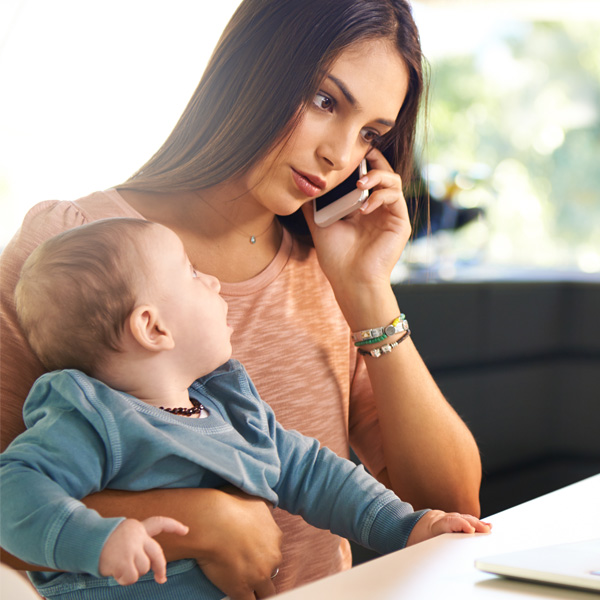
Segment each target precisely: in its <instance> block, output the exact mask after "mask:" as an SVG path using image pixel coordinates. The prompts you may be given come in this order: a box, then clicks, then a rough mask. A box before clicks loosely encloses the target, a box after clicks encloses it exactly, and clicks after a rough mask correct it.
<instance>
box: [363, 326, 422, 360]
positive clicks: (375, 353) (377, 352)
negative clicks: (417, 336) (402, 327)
mask: <svg viewBox="0 0 600 600" xmlns="http://www.w3.org/2000/svg"><path fill="white" fill-rule="evenodd" d="M409 335H410V329H407V330H406V331H405V333H404V335H403V336H402V337H399V338H398V339H397V340H396V341H395V342H392V343H391V344H385V345H384V346H380V347H379V348H374V349H373V350H361V349H360V348H359V350H358V353H359V354H362V355H363V356H366V355H368V356H372V357H373V358H379V357H380V356H381V355H382V354H389V353H390V352H391V351H392V350H393V349H394V348H396V347H397V346H399V345H400V344H401V343H402V342H403V341H404V340H405V339H406V338H407V337H408V336H409Z"/></svg>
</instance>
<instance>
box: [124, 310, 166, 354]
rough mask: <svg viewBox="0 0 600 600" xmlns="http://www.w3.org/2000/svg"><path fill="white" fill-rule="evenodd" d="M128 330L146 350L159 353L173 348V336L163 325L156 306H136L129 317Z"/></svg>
mask: <svg viewBox="0 0 600 600" xmlns="http://www.w3.org/2000/svg"><path fill="white" fill-rule="evenodd" d="M129 328H130V330H131V334H132V335H133V337H134V339H135V340H136V341H137V342H138V344H140V346H142V347H143V348H145V349H146V350H149V351H151V352H160V351H162V350H172V349H173V348H174V347H175V340H174V339H173V335H172V334H171V331H170V329H168V327H167V326H166V323H163V321H162V319H161V317H160V313H159V311H158V308H157V307H156V306H152V305H151V304H144V305H142V306H136V308H134V309H133V312H132V313H131V315H129Z"/></svg>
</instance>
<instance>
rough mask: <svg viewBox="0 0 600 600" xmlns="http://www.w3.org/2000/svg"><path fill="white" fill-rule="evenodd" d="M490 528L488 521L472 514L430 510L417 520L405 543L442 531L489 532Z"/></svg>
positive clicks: (426, 537)
mask: <svg viewBox="0 0 600 600" xmlns="http://www.w3.org/2000/svg"><path fill="white" fill-rule="evenodd" d="M491 529H492V525H491V524H490V523H486V522H484V521H480V520H479V519H478V518H477V517H474V516H472V515H461V514H460V513H447V512H444V511H443V510H430V511H428V512H426V513H425V514H424V515H423V516H422V517H421V518H420V519H419V520H418V521H417V523H416V525H415V526H414V527H413V530H412V532H411V534H410V535H409V536H408V542H407V543H406V545H407V546H412V545H413V544H418V543H419V542H423V541H425V540H428V539H429V538H432V537H436V536H438V535H441V534H442V533H489V532H490V531H491Z"/></svg>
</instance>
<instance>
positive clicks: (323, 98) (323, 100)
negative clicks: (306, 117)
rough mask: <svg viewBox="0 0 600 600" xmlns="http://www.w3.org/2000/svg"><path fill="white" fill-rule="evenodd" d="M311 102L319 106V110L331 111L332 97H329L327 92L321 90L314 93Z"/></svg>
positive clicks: (332, 105)
mask: <svg viewBox="0 0 600 600" xmlns="http://www.w3.org/2000/svg"><path fill="white" fill-rule="evenodd" d="M313 104H314V105H315V106H316V107H317V108H320V109H321V110H327V111H331V110H333V107H334V101H333V98H330V97H329V96H328V95H327V94H323V92H319V93H317V94H315V97H314V99H313Z"/></svg>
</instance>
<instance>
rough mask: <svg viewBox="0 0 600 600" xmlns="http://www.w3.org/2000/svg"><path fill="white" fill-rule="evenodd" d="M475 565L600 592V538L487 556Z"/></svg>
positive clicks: (527, 579) (525, 578) (487, 570)
mask: <svg viewBox="0 0 600 600" xmlns="http://www.w3.org/2000/svg"><path fill="white" fill-rule="evenodd" d="M475 567H477V568H478V569H479V570H481V571H486V572H487V573H493V574H494V575H501V576H503V577H508V578H511V579H521V580H525V581H532V582H536V583H545V584H550V585H559V586H565V587H571V588H578V589H583V590H588V591H594V592H600V538H598V539H593V540H585V541H581V542H574V543H569V544H559V545H557V546H544V547H542V548H531V549H529V550H520V551H517V552H510V553H506V554H498V555H495V556H486V557H483V558H479V559H478V560H476V561H475Z"/></svg>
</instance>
